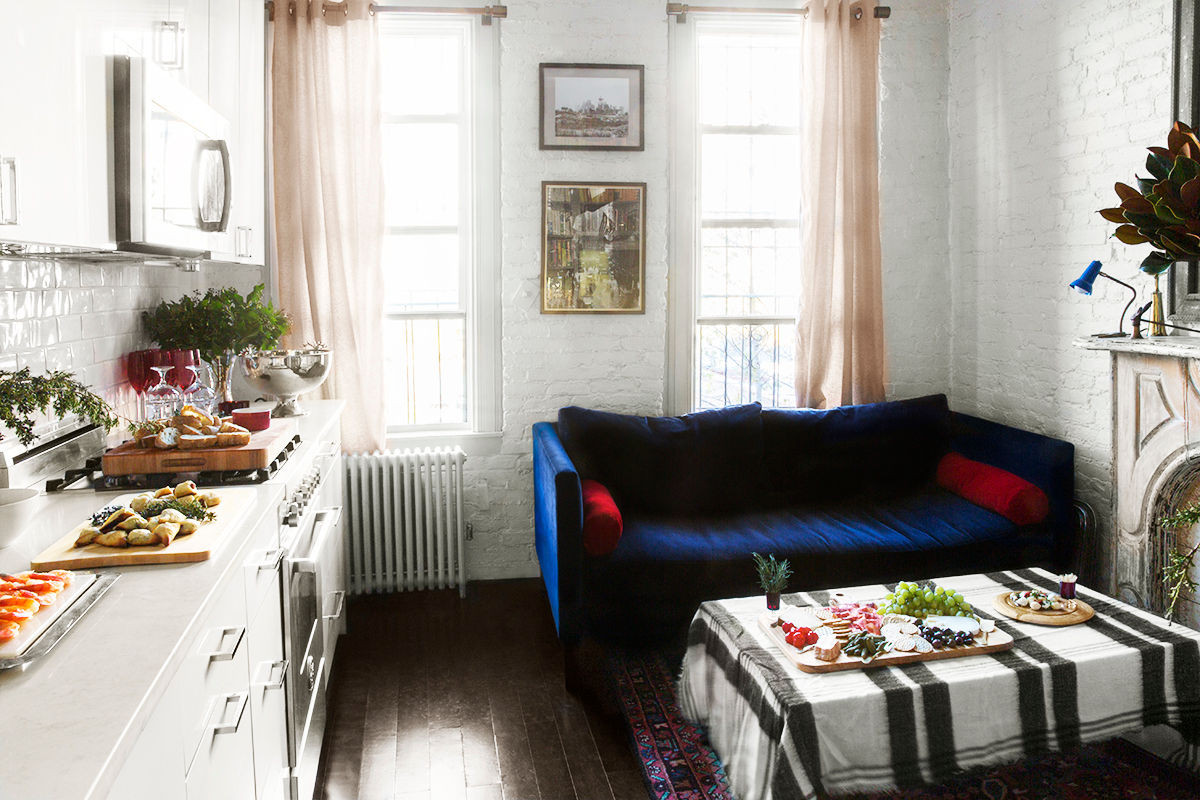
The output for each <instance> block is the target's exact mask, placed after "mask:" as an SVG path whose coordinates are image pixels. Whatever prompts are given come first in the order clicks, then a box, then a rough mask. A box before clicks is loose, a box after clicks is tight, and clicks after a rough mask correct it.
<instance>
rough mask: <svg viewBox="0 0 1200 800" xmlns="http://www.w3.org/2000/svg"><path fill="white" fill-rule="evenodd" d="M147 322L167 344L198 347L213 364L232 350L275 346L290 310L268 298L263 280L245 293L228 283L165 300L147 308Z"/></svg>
mask: <svg viewBox="0 0 1200 800" xmlns="http://www.w3.org/2000/svg"><path fill="white" fill-rule="evenodd" d="M142 324H143V325H144V326H145V328H146V334H147V335H148V336H149V337H150V338H151V339H152V340H154V341H155V342H157V343H158V345H159V347H161V348H163V349H164V350H192V349H196V350H199V351H200V357H201V358H203V359H204V360H205V361H207V362H209V363H210V364H211V363H213V362H214V361H216V360H217V359H218V358H219V357H220V356H221V354H222V353H225V352H227V351H230V350H232V351H233V352H235V353H240V352H242V351H244V350H247V349H256V350H273V349H275V347H276V346H278V344H279V340H280V338H282V337H283V335H284V334H286V333H287V332H288V330H289V328H290V327H291V324H290V323H289V322H288V318H287V314H285V313H284V312H283V311H281V310H279V309H277V308H275V306H274V305H272V304H271V302H270V301H269V300H268V301H266V302H264V301H263V285H262V284H259V285H258V286H255V287H254V289H253V290H252V291H251V292H250V293H249V294H248V295H246V296H245V297H242V295H241V293H239V292H238V290H237V289H233V288H228V287H227V288H224V289H209V290H208V291H207V292H205V293H204V294H200V293H199V292H196V293H194V294H190V295H188V294H185V295H184V296H183V297H181V298H179V299H178V300H175V301H166V300H164V301H163V302H161V303H159V304H158V306H156V307H155V308H152V309H150V310H149V311H144V312H142Z"/></svg>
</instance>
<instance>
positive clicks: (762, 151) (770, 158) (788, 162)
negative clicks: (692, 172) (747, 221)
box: [700, 133, 800, 219]
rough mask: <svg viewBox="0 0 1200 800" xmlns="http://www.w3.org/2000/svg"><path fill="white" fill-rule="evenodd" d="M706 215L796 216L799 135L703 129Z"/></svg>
mask: <svg viewBox="0 0 1200 800" xmlns="http://www.w3.org/2000/svg"><path fill="white" fill-rule="evenodd" d="M700 148H701V153H700V171H701V180H700V188H701V215H702V218H704V219H737V218H746V217H749V218H754V219H761V218H769V219H799V217H800V180H799V177H800V139H799V137H798V136H795V135H779V136H773V135H753V136H749V135H738V134H725V133H706V134H704V135H703V136H702V137H701V142H700Z"/></svg>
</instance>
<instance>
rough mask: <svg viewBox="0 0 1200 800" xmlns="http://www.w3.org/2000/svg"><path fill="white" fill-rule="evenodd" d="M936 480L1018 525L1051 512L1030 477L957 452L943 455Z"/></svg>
mask: <svg viewBox="0 0 1200 800" xmlns="http://www.w3.org/2000/svg"><path fill="white" fill-rule="evenodd" d="M937 482H938V486H941V487H942V488H943V489H946V490H948V491H951V492H954V493H955V494H956V495H958V496H959V497H962V498H964V499H966V500H970V501H971V502H972V503H975V504H976V505H979V506H983V507H984V508H986V509H989V510H991V511H995V512H996V513H997V514H1000V515H1001V516H1003V517H1005V518H1006V519H1009V520H1012V521H1013V522H1015V523H1016V524H1018V525H1036V524H1037V523H1039V522H1042V521H1043V520H1045V519H1046V516H1047V515H1048V514H1049V513H1050V498H1048V497H1047V496H1046V493H1045V492H1043V491H1042V490H1041V489H1039V488H1038V487H1036V486H1034V485H1033V484H1032V483H1030V482H1029V481H1027V480H1025V479H1024V478H1019V477H1017V476H1016V475H1013V474H1012V473H1011V472H1007V471H1005V470H1002V469H1000V468H999V467H993V466H991V465H989V464H984V463H982V462H980V461H972V460H971V459H969V458H967V457H966V456H963V455H960V454H959V453H947V454H946V455H944V456H942V460H941V462H940V463H939V464H938V468H937Z"/></svg>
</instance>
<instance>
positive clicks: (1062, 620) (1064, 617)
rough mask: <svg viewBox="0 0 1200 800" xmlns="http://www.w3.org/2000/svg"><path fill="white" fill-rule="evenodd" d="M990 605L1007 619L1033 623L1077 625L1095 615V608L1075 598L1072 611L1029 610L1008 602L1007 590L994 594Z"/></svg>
mask: <svg viewBox="0 0 1200 800" xmlns="http://www.w3.org/2000/svg"><path fill="white" fill-rule="evenodd" d="M992 607H993V608H995V609H996V610H997V611H999V612H1000V613H1001V614H1003V615H1004V616H1006V617H1008V618H1009V619H1015V620H1016V621H1017V622H1032V623H1033V624H1034V625H1051V626H1054V627H1062V626H1064V625H1078V624H1079V623H1081V622H1087V621H1088V620H1089V619H1091V618H1092V617H1094V616H1096V609H1094V608H1092V607H1091V606H1089V605H1088V604H1087V603H1085V602H1083V601H1082V600H1080V599H1078V598H1076V600H1075V610H1074V611H1031V610H1030V609H1028V608H1025V607H1024V606H1014V605H1013V604H1012V603H1010V602H1008V592H1003V593H1001V594H998V595H996V598H995V599H994V600H992Z"/></svg>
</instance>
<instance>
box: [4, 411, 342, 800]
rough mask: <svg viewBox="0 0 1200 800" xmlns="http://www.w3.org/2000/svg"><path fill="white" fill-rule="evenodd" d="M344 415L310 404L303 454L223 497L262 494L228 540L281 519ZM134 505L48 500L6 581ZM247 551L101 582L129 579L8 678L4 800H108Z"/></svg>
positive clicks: (236, 542)
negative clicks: (265, 519)
mask: <svg viewBox="0 0 1200 800" xmlns="http://www.w3.org/2000/svg"><path fill="white" fill-rule="evenodd" d="M343 405H344V403H343V402H342V401H340V400H313V401H306V402H305V407H306V408H307V409H308V410H309V412H310V413H309V415H308V416H305V417H301V418H299V423H300V436H301V438H302V440H303V444H302V446H301V450H300V451H298V452H297V454H296V456H295V457H293V458H292V459H290V460H289V461H288V462H287V464H285V465H284V467H283V468H282V469H281V470H280V472H279V473H278V474H277V475H276V476H275V477H274V478H273V479H271V480H270V481H268V482H266V483H262V484H258V485H256V486H241V487H226V488H224V489H222V488H220V487H217V488H216V489H215V491H217V492H218V493H220V492H222V491H229V490H233V489H237V490H239V491H243V492H253V493H255V494H256V497H254V498H253V502H251V503H247V504H245V505H244V507H243V508H244V510H243V511H242V513H241V514H240V515H239V516H238V517H236V518H234V519H229V520H228V524H229V525H230V528H231V530H236V531H246V532H247V533H248V532H249V531H250V530H251V527H250V526H251V525H252V524H253V523H255V522H256V521H257V520H260V519H261V518H262V515H263V514H264V513H270V514H274V513H277V508H278V506H279V502H280V500H281V499H282V497H283V494H284V490H285V486H290V485H291V484H292V483H293V482H294V481H295V480H297V478H298V477H299V476H298V475H297V474H296V473H297V468H296V465H297V463H298V462H300V461H301V460H302V455H301V454H302V453H303V452H305V450H306V449H312V448H316V447H317V446H318V442H319V441H320V440H321V439H322V437H323V436H325V435H327V432H328V431H329V430H330V429H331V427H332V426H333V425H334V424H335V423H336V422H337V420H338V417H339V415H340V414H341V411H342V407H343ZM128 493H129V490H123V491H115V492H96V491H93V490H90V489H68V490H66V491H63V492H59V493H56V494H53V495H43V496H41V497H39V498H38V503H39V508H38V510H37V512H36V514H35V515H34V518H33V520H34V521H33V522H32V523H31V527H30V529H29V530H27V531H26V532H25V533H24V535H23V536H22V537H21V538H20V539H19V540H18V541H17V542H16V543H15V544H13V545H12V546H11V547H8V548H6V549H3V550H0V571H6V572H12V571H18V570H23V569H28V568H29V562H30V559H31V558H33V557H34V556H36V555H37V554H38V553H40V552H41V551H42V550H43V549H45V548H46V547H47V546H48V545H50V544H52V543H53V542H55V541H56V540H58V539H59V538H61V537H62V536H64V535H66V534H67V533H68V532H69V531H71V530H72V529H73V528H75V526H77V525H78V524H79V523H80V522H81V521H82V520H84V519H86V518H87V517H88V516H90V515H91V514H92V513H93V512H95V511H96V510H98V509H100V508H102V507H103V506H105V505H107V504H108V503H109V502H111V501H112V499H113V498H115V497H117V496H119V495H121V494H128ZM218 511H219V507H218ZM249 548H250V542H249V540H248V539H237V538H236V537H229V538H228V539H226V540H225V541H224V542H223V544H221V545H220V547H219V549H218V550H217V551H216V552H214V553H213V555H212V557H211V558H210V559H209V560H207V561H202V562H198V563H194V564H169V565H156V566H145V567H117V568H111V569H110V570H103V571H113V572H116V573H119V574H120V576H121V577H120V579H119V580H117V581H116V583H114V584H113V586H112V587H111V588H110V589H109V590H108V592H107V593H106V594H105V595H104V596H103V597H102V598H101V599H100V601H99V602H98V603H97V604H96V605H95V606H94V607H93V608H92V609H91V610H90V611H89V612H88V613H87V614H86V615H85V616H84V617H83V619H81V620H80V621H79V622H78V623H77V624H76V625H75V627H74V628H72V629H71V631H70V632H69V633H68V634H67V636H66V637H65V638H64V639H63V640H62V641H61V642H59V644H58V646H57V647H56V648H55V649H54V650H53V651H52V652H51V653H50V654H49V655H47V656H45V657H43V658H41V659H39V660H38V661H36V662H34V663H32V664H28V665H26V666H25V667H23V668H17V669H10V670H4V671H0V716H2V717H3V723H2V724H0V754H2V755H0V800H16V799H17V798H26V797H43V798H70V799H71V800H84V799H85V798H97V800H99V798H104V797H106V796H107V792H108V790H109V788H110V787H111V785H112V782H113V781H114V780H115V778H116V776H117V774H118V773H119V772H120V769H121V766H122V764H123V763H124V762H125V759H126V757H127V756H128V754H129V750H130V748H131V747H132V746H133V744H134V742H136V741H137V738H138V735H139V734H140V733H141V731H142V728H143V727H144V726H145V723H146V720H147V719H148V717H149V715H150V713H151V711H152V710H153V708H154V706H155V704H156V703H157V702H158V700H159V698H160V697H161V696H162V694H163V692H164V691H165V689H166V685H167V683H168V680H169V679H170V677H171V676H172V675H173V673H174V670H175V667H176V666H177V665H178V664H179V662H180V660H181V659H182V658H183V655H184V653H183V651H184V649H185V648H184V647H183V645H184V644H185V643H186V642H187V641H188V637H190V636H191V635H192V634H193V633H194V631H195V628H196V625H197V624H198V622H199V621H200V619H201V618H202V615H203V612H204V611H205V610H206V608H207V606H208V603H209V600H210V598H212V597H213V595H214V594H215V592H216V591H217V590H218V589H219V588H220V587H222V586H223V585H224V583H225V581H226V579H227V578H230V579H232V578H236V576H235V575H233V573H235V572H237V571H238V570H240V568H241V565H242V563H243V562H244V560H245V559H246V557H247V555H248V552H247V551H248V550H249Z"/></svg>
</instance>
